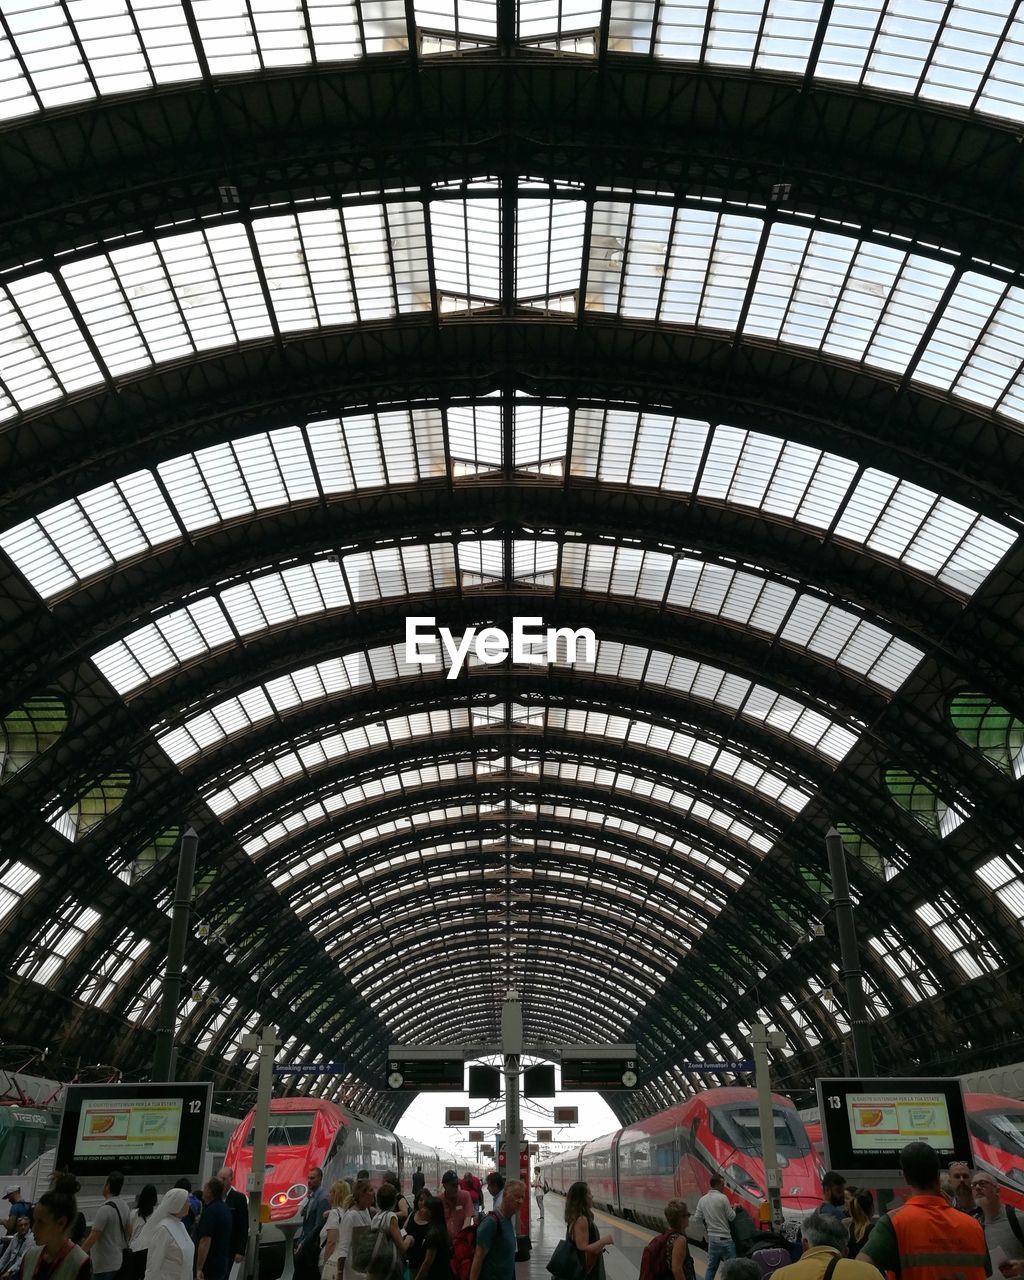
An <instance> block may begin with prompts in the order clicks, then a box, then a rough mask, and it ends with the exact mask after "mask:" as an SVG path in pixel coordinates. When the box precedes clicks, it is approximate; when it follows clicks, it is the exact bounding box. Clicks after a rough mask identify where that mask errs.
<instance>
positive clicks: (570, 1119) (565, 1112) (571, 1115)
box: [555, 1107, 580, 1124]
mask: <svg viewBox="0 0 1024 1280" xmlns="http://www.w3.org/2000/svg"><path fill="white" fill-rule="evenodd" d="M579 1122H580V1109H579V1107H555V1124H579Z"/></svg>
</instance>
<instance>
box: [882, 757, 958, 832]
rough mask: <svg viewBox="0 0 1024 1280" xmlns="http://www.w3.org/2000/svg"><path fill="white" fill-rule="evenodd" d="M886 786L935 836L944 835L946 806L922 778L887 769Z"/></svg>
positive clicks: (895, 798) (903, 807)
mask: <svg viewBox="0 0 1024 1280" xmlns="http://www.w3.org/2000/svg"><path fill="white" fill-rule="evenodd" d="M885 785H886V789H887V790H888V792H889V794H890V795H891V796H892V798H893V800H895V802H896V803H897V804H898V805H899V806H900V808H901V809H905V810H906V811H907V813H909V814H910V815H911V816H912V817H913V818H916V819H917V821H918V822H919V823H920V824H921V826H922V827H924V828H925V830H927V831H930V832H931V833H932V835H934V836H940V837H941V834H942V819H943V816H944V815H945V812H946V805H945V804H944V803H943V801H942V800H941V799H940V798H939V797H938V796H937V795H936V793H935V791H934V790H933V789H932V788H931V787H930V786H929V785H928V783H926V782H922V781H921V780H920V778H915V777H914V775H913V774H911V773H907V772H906V771H905V770H903V769H886V771H885Z"/></svg>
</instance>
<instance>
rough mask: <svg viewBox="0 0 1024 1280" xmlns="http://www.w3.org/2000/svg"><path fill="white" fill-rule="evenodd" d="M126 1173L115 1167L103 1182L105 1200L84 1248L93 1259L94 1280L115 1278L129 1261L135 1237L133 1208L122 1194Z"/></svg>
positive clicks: (112, 1279) (97, 1211)
mask: <svg viewBox="0 0 1024 1280" xmlns="http://www.w3.org/2000/svg"><path fill="white" fill-rule="evenodd" d="M123 1186H124V1174H123V1173H121V1171H120V1170H119V1169H111V1171H110V1173H108V1174H107V1181H106V1183H105V1184H104V1186H103V1203H102V1204H101V1205H100V1207H99V1208H98V1209H97V1210H96V1217H95V1218H94V1219H93V1224H92V1230H91V1231H90V1232H89V1234H88V1235H87V1236H86V1237H85V1239H84V1240H83V1241H82V1248H83V1249H84V1250H85V1252H86V1253H87V1254H88V1255H89V1257H90V1258H91V1259H92V1274H93V1280H114V1276H116V1275H117V1273H118V1272H119V1271H120V1270H121V1267H122V1266H123V1265H124V1263H125V1254H127V1253H128V1252H129V1249H128V1242H129V1240H130V1239H131V1209H129V1207H128V1202H127V1201H126V1200H123V1199H122V1198H121V1188H122V1187H123Z"/></svg>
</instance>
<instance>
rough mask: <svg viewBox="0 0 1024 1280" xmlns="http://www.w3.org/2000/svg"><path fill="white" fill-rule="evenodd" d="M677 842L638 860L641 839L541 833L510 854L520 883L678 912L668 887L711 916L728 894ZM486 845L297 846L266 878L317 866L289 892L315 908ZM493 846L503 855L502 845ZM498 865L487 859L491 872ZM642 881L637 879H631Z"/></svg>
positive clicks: (458, 879) (480, 851) (699, 921)
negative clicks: (625, 843)
mask: <svg viewBox="0 0 1024 1280" xmlns="http://www.w3.org/2000/svg"><path fill="white" fill-rule="evenodd" d="M676 845H677V846H678V850H677V851H678V852H680V853H681V855H682V860H681V861H673V862H672V863H666V862H665V861H664V860H663V859H662V858H661V857H660V856H659V857H658V858H654V859H652V860H651V861H650V862H648V861H645V858H644V854H645V852H646V850H645V849H644V847H643V846H638V847H636V848H633V849H631V851H630V853H629V855H628V857H627V856H625V855H624V854H622V853H621V852H619V851H618V850H608V849H603V848H601V847H600V846H599V845H597V844H592V843H589V842H586V841H579V840H571V839H570V840H557V841H554V840H548V839H545V838H543V837H541V838H539V839H536V840H535V839H525V840H517V841H516V842H515V849H514V854H515V857H516V859H517V861H518V862H520V864H521V865H523V866H529V867H530V876H529V879H528V880H526V881H524V883H526V884H527V885H533V884H535V883H537V882H538V881H540V882H543V883H544V884H546V885H549V884H550V883H552V882H557V881H558V880H562V881H563V882H565V884H566V888H567V889H571V890H575V891H577V892H578V891H580V890H581V889H583V890H585V888H586V886H587V885H591V884H592V885H595V886H597V887H600V888H604V889H607V890H608V891H609V892H611V893H613V894H618V895H626V896H632V897H633V898H634V900H635V901H636V903H637V906H638V907H639V908H641V909H646V908H647V906H648V904H651V905H652V906H655V907H656V908H658V909H660V910H662V911H667V912H678V910H679V903H678V899H677V898H675V897H674V896H673V893H678V894H681V895H683V896H684V897H687V898H690V899H692V900H693V901H694V902H699V903H700V904H701V905H702V907H703V909H704V910H705V911H710V912H712V913H713V914H716V915H717V914H718V912H720V911H721V910H722V908H723V907H724V906H725V904H726V901H727V890H726V888H725V886H723V885H721V884H718V883H717V881H716V880H715V879H714V878H713V877H708V876H707V875H706V874H704V871H703V869H702V867H701V865H700V860H699V858H698V860H697V865H693V866H691V865H689V862H690V858H689V854H688V853H686V852H685V849H686V846H685V843H684V842H681V841H678V842H676ZM493 852H494V851H493V850H492V849H491V848H490V846H488V845H485V844H481V843H480V842H479V841H474V840H456V841H442V842H434V841H430V842H427V843H424V844H422V845H417V847H416V848H415V850H412V851H409V850H403V851H400V852H394V851H392V852H383V851H380V850H374V851H373V852H372V856H371V857H370V858H369V860H364V861H362V862H359V861H358V855H355V860H354V859H353V856H352V855H350V853H349V850H348V847H347V846H346V845H343V844H341V843H338V842H335V843H333V844H330V845H327V846H325V847H324V848H323V849H321V850H319V851H318V852H316V853H315V854H312V855H310V854H308V853H300V854H299V855H297V856H293V857H290V858H289V859H287V860H286V861H282V862H281V863H279V864H278V865H277V866H276V867H275V869H274V876H273V879H272V883H273V885H274V887H275V888H277V889H283V890H284V891H285V892H287V891H288V886H289V885H290V884H291V883H292V882H293V881H294V880H296V879H298V878H300V877H303V876H305V875H307V873H308V871H309V870H310V869H311V868H313V867H316V868H320V870H318V872H317V875H316V877H315V881H314V882H312V883H309V884H307V886H306V887H305V888H303V889H301V890H298V891H295V892H293V893H292V895H291V897H292V902H293V904H295V905H296V906H297V907H302V906H307V907H309V908H314V907H317V906H319V905H320V904H322V903H323V902H324V901H325V900H326V899H327V898H328V897H329V896H330V895H331V893H332V892H335V891H337V890H338V889H341V890H343V891H344V893H345V896H346V897H347V896H348V895H349V894H355V893H356V892H357V891H358V889H361V888H362V889H363V890H364V892H365V886H367V885H368V884H372V883H373V882H375V881H377V880H380V879H385V878H388V877H394V876H395V875H401V874H405V875H411V876H416V875H422V874H424V873H428V875H429V884H430V885H436V884H440V883H443V874H442V873H440V872H439V871H437V870H436V869H435V868H431V867H430V866H429V864H430V863H432V862H434V863H440V862H448V863H452V862H453V861H455V862H456V863H458V862H463V861H464V860H465V858H466V857H467V855H472V854H475V855H477V856H478V857H481V856H482V857H484V858H487V856H488V855H489V854H491V853H493ZM497 852H498V853H499V854H500V855H501V857H502V858H503V857H504V853H503V851H502V850H497ZM698 852H699V851H698ZM562 854H568V855H570V857H572V858H573V859H579V860H581V861H583V862H586V863H589V864H590V866H589V868H588V871H587V875H586V876H585V877H584V876H581V875H580V874H579V872H578V871H577V870H574V869H573V868H572V867H570V866H568V865H567V859H565V858H563V857H561V856H560V855H562ZM499 865H500V864H499V863H495V864H494V866H495V870H496V871H497V869H498V868H499ZM669 868H671V870H670V869H669ZM450 874H451V878H452V882H453V883H456V884H459V883H461V884H463V885H464V884H465V875H464V874H463V873H462V872H459V871H456V872H453V873H450ZM641 880H642V881H643V883H642V884H638V883H637V882H638V881H641ZM684 910H685V909H684ZM686 919H687V920H688V922H689V923H691V924H692V925H693V926H695V927H697V928H699V929H701V930H703V928H704V927H705V922H704V919H703V917H702V914H701V912H699V911H694V912H692V913H689V912H688V913H686Z"/></svg>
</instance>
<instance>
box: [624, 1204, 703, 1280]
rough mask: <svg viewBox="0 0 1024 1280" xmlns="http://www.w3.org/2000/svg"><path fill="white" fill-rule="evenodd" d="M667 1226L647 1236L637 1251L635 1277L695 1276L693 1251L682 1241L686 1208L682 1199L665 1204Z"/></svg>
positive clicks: (669, 1279) (684, 1279) (689, 1279)
mask: <svg viewBox="0 0 1024 1280" xmlns="http://www.w3.org/2000/svg"><path fill="white" fill-rule="evenodd" d="M665 1221H666V1222H667V1223H668V1230H667V1231H663V1232H662V1233H661V1235H658V1236H655V1237H654V1239H653V1240H648V1242H647V1244H645V1245H644V1251H643V1253H642V1254H641V1255H640V1275H639V1276H638V1278H637V1280H695V1272H694V1266H693V1255H692V1254H691V1253H690V1249H689V1246H688V1244H687V1241H686V1228H687V1226H688V1225H689V1222H690V1210H689V1208H688V1207H687V1204H686V1201H685V1200H670V1201H669V1202H668V1204H667V1205H666V1206H665Z"/></svg>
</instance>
